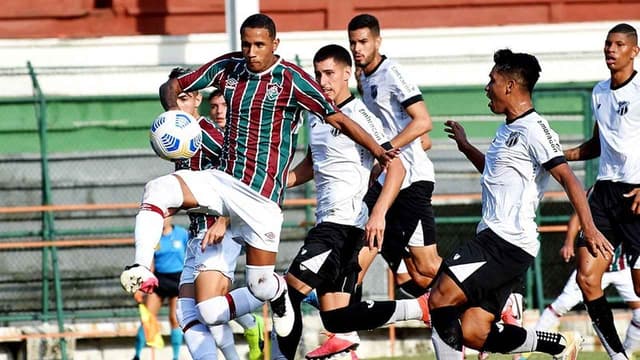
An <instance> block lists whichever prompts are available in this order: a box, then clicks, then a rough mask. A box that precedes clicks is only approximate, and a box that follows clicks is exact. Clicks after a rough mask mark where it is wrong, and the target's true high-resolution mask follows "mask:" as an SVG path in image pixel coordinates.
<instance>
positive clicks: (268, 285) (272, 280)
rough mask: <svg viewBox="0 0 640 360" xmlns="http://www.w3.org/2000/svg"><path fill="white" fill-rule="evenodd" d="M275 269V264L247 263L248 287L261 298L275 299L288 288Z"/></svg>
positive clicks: (264, 299) (254, 294)
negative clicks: (256, 264)
mask: <svg viewBox="0 0 640 360" xmlns="http://www.w3.org/2000/svg"><path fill="white" fill-rule="evenodd" d="M273 270H274V266H250V265H247V271H246V277H247V287H248V288H249V291H250V292H251V293H252V294H253V296H255V297H256V298H258V299H259V300H262V301H270V300H273V299H275V298H276V297H277V296H278V295H280V294H282V292H283V291H284V290H285V289H286V282H285V281H284V279H282V278H280V277H279V276H278V274H276V273H275V272H273Z"/></svg>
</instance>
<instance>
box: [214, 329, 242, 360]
mask: <svg viewBox="0 0 640 360" xmlns="http://www.w3.org/2000/svg"><path fill="white" fill-rule="evenodd" d="M209 330H211V333H212V334H213V338H214V339H215V340H216V345H217V346H218V349H220V351H222V354H223V355H224V358H225V359H226V360H240V356H239V355H238V352H237V351H236V344H235V342H234V340H233V330H231V326H229V324H220V325H216V326H211V327H209Z"/></svg>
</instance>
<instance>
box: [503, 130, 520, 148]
mask: <svg viewBox="0 0 640 360" xmlns="http://www.w3.org/2000/svg"><path fill="white" fill-rule="evenodd" d="M519 138H520V133H519V132H517V131H514V132H512V133H511V134H509V137H508V138H507V141H505V142H504V143H505V145H507V146H508V147H513V146H514V145H515V144H517V143H518V139H519Z"/></svg>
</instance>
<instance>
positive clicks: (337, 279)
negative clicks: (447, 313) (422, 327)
mask: <svg viewBox="0 0 640 360" xmlns="http://www.w3.org/2000/svg"><path fill="white" fill-rule="evenodd" d="M313 67H314V72H315V76H316V80H317V81H318V83H319V84H320V86H321V87H322V90H323V91H324V93H325V94H326V95H327V96H328V97H330V98H331V99H332V100H333V101H334V102H335V103H336V104H338V107H339V108H340V110H341V111H342V112H344V113H345V114H346V115H348V116H349V117H350V118H352V119H354V121H356V122H357V123H359V124H360V125H361V126H362V127H363V128H364V129H366V130H367V131H368V132H369V133H370V134H371V135H372V136H373V137H374V138H375V139H376V141H378V142H385V141H387V140H388V139H387V137H386V136H385V135H384V131H383V129H382V124H381V122H380V120H379V119H378V118H377V117H376V116H375V115H373V114H372V113H371V112H370V111H369V110H367V108H366V106H365V105H364V104H363V103H362V101H360V100H359V99H356V98H355V97H354V96H353V95H352V94H351V91H350V90H349V78H350V77H351V57H350V55H349V52H348V51H347V50H346V49H345V48H343V47H341V46H339V45H327V46H324V47H322V48H321V49H319V50H318V51H317V52H316V54H315V56H314V58H313ZM401 156H402V155H401ZM373 165H374V157H373V155H371V153H369V152H368V151H367V150H366V149H364V148H363V147H362V146H360V145H358V144H356V143H355V142H354V141H353V140H351V139H349V138H348V137H346V136H345V135H344V134H342V133H341V132H339V131H336V129H335V128H333V127H332V126H330V125H329V124H327V123H325V122H324V121H323V120H322V119H321V118H319V117H317V116H311V117H310V119H309V150H308V151H307V155H306V157H305V158H304V159H303V160H302V161H301V162H300V164H298V165H297V166H296V167H295V168H294V169H293V170H292V171H291V173H290V174H289V177H288V182H287V185H288V186H297V185H300V184H303V183H305V182H307V181H309V180H311V179H313V180H314V182H315V187H316V197H317V199H318V204H317V207H316V226H315V227H313V228H312V229H311V230H310V231H309V233H308V234H307V237H306V238H305V241H304V245H303V246H302V248H301V249H300V250H299V252H298V254H297V255H296V257H295V258H294V259H293V261H292V263H291V265H290V266H289V270H288V272H287V275H286V279H287V284H288V294H289V297H290V299H291V302H292V305H293V308H294V314H295V315H296V316H295V324H294V328H293V330H292V331H291V333H290V334H289V336H286V337H278V345H279V347H280V351H281V352H282V354H284V355H285V356H286V357H287V358H288V359H294V357H295V354H296V349H297V347H298V343H299V341H300V337H301V335H302V314H301V311H300V304H301V303H302V301H303V299H304V298H305V296H307V295H308V294H309V293H310V292H311V291H312V290H313V289H316V290H317V293H318V298H319V303H320V317H321V318H322V322H323V324H324V326H325V328H326V329H327V330H329V331H331V332H332V333H335V334H333V336H330V338H329V340H328V341H327V342H325V343H324V344H323V345H322V346H321V347H320V348H318V349H316V350H314V351H312V352H310V353H309V354H307V355H306V358H307V359H316V358H318V359H319V358H327V357H329V356H331V355H335V354H337V353H341V352H344V351H349V350H353V349H355V348H356V347H357V346H358V338H357V334H356V333H355V332H353V333H349V334H345V332H347V331H354V330H364V329H367V330H369V329H372V328H375V327H379V326H382V325H384V324H388V323H391V322H394V321H397V320H407V319H421V318H422V309H421V307H420V304H419V303H418V301H417V300H415V299H412V300H399V301H397V302H393V301H383V302H373V301H369V302H359V301H358V302H357V303H354V304H352V305H349V303H350V298H351V294H352V293H353V292H354V291H355V286H356V283H357V279H358V272H359V270H360V266H359V265H358V254H359V253H360V249H361V248H362V247H363V245H364V243H365V242H367V243H368V244H370V245H371V246H373V243H374V238H382V236H383V233H384V225H385V223H384V218H385V213H386V211H387V210H388V208H389V206H390V205H391V204H392V203H393V200H394V198H395V196H396V195H397V193H398V191H399V190H400V186H401V184H402V182H403V179H404V174H405V170H404V166H403V163H402V162H401V161H394V162H392V163H391V165H389V167H388V170H387V172H386V174H385V180H384V186H383V188H382V192H381V195H380V197H379V198H378V201H377V202H376V204H375V206H374V207H373V209H372V212H371V215H370V216H368V215H369V214H368V209H367V207H366V204H364V203H363V201H362V199H363V197H364V195H365V193H366V191H367V187H368V182H369V177H370V173H371V169H372V167H373ZM423 302H424V304H425V305H426V301H423Z"/></svg>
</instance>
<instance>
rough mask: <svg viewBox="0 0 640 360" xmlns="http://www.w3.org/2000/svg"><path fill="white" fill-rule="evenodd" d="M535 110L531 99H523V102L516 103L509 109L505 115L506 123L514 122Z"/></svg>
mask: <svg viewBox="0 0 640 360" xmlns="http://www.w3.org/2000/svg"><path fill="white" fill-rule="evenodd" d="M532 109H533V103H532V102H531V99H522V100H521V101H518V102H514V103H513V104H511V106H509V107H508V108H507V111H506V113H505V115H506V116H507V119H506V121H507V122H512V121H514V120H515V119H518V118H520V117H522V115H524V114H526V113H527V112H530V111H531V110H532Z"/></svg>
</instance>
